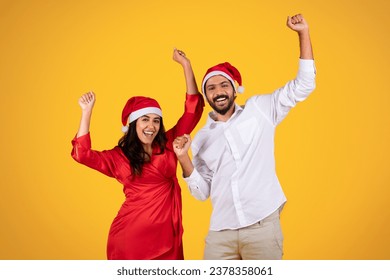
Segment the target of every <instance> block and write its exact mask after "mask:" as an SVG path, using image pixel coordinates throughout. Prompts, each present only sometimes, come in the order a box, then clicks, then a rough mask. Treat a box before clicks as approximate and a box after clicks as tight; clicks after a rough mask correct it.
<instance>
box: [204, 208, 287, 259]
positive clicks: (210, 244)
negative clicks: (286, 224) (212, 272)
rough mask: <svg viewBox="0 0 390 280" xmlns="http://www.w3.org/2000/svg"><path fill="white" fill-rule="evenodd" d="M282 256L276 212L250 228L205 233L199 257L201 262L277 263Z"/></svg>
mask: <svg viewBox="0 0 390 280" xmlns="http://www.w3.org/2000/svg"><path fill="white" fill-rule="evenodd" d="M282 256H283V234H282V230H281V227H280V219H279V210H277V211H275V212H274V213H272V214H271V215H269V216H268V217H266V218H265V219H263V220H261V221H260V222H257V223H255V224H253V225H251V226H248V227H245V228H240V229H235V230H222V231H209V233H208V235H207V237H206V246H205V251H204V256H203V258H204V259H205V260H280V259H282Z"/></svg>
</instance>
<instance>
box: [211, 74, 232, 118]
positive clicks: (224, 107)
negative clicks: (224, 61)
mask: <svg viewBox="0 0 390 280" xmlns="http://www.w3.org/2000/svg"><path fill="white" fill-rule="evenodd" d="M205 90H206V99H207V101H208V103H209V104H210V106H211V107H212V108H213V109H214V111H215V112H216V113H218V114H219V115H222V116H227V117H230V116H231V115H232V114H233V112H234V106H233V105H234V99H236V94H235V91H234V88H233V85H232V84H231V82H230V81H229V80H228V79H226V78H225V77H223V76H221V75H217V76H213V77H211V78H210V79H208V80H207V82H206V84H205Z"/></svg>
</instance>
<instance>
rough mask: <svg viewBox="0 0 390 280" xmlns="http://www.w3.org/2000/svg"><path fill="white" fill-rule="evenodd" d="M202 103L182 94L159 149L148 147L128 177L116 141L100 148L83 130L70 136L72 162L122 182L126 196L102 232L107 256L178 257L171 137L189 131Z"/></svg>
mask: <svg viewBox="0 0 390 280" xmlns="http://www.w3.org/2000/svg"><path fill="white" fill-rule="evenodd" d="M203 107H204V102H203V97H202V96H201V95H200V94H196V95H189V94H187V95H186V102H185V112H184V114H183V115H182V117H181V118H180V119H179V121H178V122H177V124H176V125H175V126H174V127H173V128H172V129H170V130H169V131H167V132H166V136H167V138H168V142H167V145H166V149H165V152H164V153H163V154H159V148H157V147H156V148H154V149H153V154H152V157H151V161H150V162H147V163H145V164H144V166H143V169H142V175H141V176H136V177H133V176H131V169H130V166H129V161H128V159H127V158H126V156H125V155H124V154H123V153H122V150H121V148H119V147H118V146H116V147H114V148H113V149H111V150H105V151H95V150H92V149H91V139H90V134H89V133H88V134H86V135H83V136H81V137H79V138H76V137H75V138H74V139H73V140H72V145H73V150H72V157H73V158H74V159H75V160H76V161H77V162H79V163H81V164H84V165H86V166H89V167H91V168H93V169H96V170H98V171H100V172H102V173H104V174H105V175H107V176H110V177H113V178H116V179H117V180H118V181H119V182H120V183H122V184H123V192H124V194H125V197H126V200H125V202H124V203H123V204H122V207H121V208H120V210H119V211H118V214H117V216H116V217H115V219H114V221H113V222H112V225H111V228H110V232H109V235H108V242H107V258H108V259H109V260H114V259H116V260H118V259H119V260H126V259H127V260H147V259H155V260H163V259H166V260H175V259H177V260H180V259H184V256H183V244H182V235H183V226H182V216H181V212H182V202H181V190H180V186H179V183H178V180H177V177H176V167H177V158H176V155H175V153H174V151H173V148H172V142H173V140H174V139H175V138H176V137H177V136H181V135H183V134H189V133H191V132H192V130H193V129H194V128H195V126H196V124H197V123H198V121H199V119H200V117H201V115H202V112H203Z"/></svg>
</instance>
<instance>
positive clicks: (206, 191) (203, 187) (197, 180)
mask: <svg viewBox="0 0 390 280" xmlns="http://www.w3.org/2000/svg"><path fill="white" fill-rule="evenodd" d="M184 181H185V182H186V183H187V186H188V189H189V190H190V193H191V195H192V196H193V197H195V198H196V199H198V200H201V201H204V200H206V199H207V198H208V197H209V196H210V184H211V181H206V180H205V179H204V178H203V177H202V175H201V174H200V173H199V172H198V170H197V168H196V167H195V168H194V171H192V173H191V175H190V176H189V177H186V178H184Z"/></svg>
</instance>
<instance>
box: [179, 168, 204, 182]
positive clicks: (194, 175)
mask: <svg viewBox="0 0 390 280" xmlns="http://www.w3.org/2000/svg"><path fill="white" fill-rule="evenodd" d="M200 178H201V175H200V174H199V172H198V171H197V170H196V169H195V168H194V170H193V171H192V173H191V175H190V176H188V177H183V179H184V181H185V182H186V183H187V185H188V186H191V185H194V184H195V185H197V182H198V181H199V179H200Z"/></svg>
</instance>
